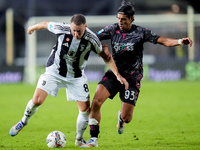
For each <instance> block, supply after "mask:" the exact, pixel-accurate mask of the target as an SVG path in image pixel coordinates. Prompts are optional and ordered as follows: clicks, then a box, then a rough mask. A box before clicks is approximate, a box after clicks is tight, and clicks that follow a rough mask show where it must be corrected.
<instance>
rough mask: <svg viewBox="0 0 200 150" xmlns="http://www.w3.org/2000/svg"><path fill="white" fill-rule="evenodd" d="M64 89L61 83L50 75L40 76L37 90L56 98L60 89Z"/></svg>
mask: <svg viewBox="0 0 200 150" xmlns="http://www.w3.org/2000/svg"><path fill="white" fill-rule="evenodd" d="M62 87H64V85H63V81H62V80H60V79H59V78H57V77H56V76H52V75H50V74H42V75H41V76H40V78H39V80H38V84H37V88H39V89H42V90H44V91H45V92H47V93H48V94H49V95H51V96H54V97H56V96H57V94H58V91H59V90H60V88H62Z"/></svg>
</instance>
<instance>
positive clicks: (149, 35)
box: [144, 28, 160, 44]
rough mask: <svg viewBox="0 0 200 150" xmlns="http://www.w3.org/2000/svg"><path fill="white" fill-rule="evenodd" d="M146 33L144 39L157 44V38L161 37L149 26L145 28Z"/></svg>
mask: <svg viewBox="0 0 200 150" xmlns="http://www.w3.org/2000/svg"><path fill="white" fill-rule="evenodd" d="M144 35H145V36H144V41H145V42H151V43H153V44H157V40H158V38H159V37H160V36H158V35H156V34H155V33H153V32H152V31H151V30H149V29H147V28H144Z"/></svg>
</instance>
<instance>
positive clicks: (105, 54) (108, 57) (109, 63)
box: [99, 44, 129, 90]
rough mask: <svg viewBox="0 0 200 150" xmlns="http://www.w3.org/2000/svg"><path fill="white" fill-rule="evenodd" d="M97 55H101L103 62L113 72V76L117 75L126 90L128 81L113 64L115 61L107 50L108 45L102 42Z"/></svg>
mask: <svg viewBox="0 0 200 150" xmlns="http://www.w3.org/2000/svg"><path fill="white" fill-rule="evenodd" d="M99 56H101V57H102V58H103V60H104V62H105V63H106V65H107V66H108V67H109V68H110V69H111V70H112V72H113V73H114V74H115V76H116V77H117V80H118V81H119V82H120V83H121V84H124V85H125V89H126V90H127V89H128V87H129V84H128V82H127V81H126V79H124V78H123V77H122V76H121V75H120V73H119V72H118V69H117V67H116V65H115V62H114V60H113V57H112V55H111V54H110V52H109V50H108V46H107V45H105V44H102V52H101V53H100V54H99Z"/></svg>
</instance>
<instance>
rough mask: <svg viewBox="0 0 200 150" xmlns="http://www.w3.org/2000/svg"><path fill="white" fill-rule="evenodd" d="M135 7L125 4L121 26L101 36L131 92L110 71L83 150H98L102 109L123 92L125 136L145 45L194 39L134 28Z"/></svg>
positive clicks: (120, 120) (96, 98)
mask: <svg viewBox="0 0 200 150" xmlns="http://www.w3.org/2000/svg"><path fill="white" fill-rule="evenodd" d="M134 13H135V10H134V7H133V5H132V4H131V3H130V2H125V1H124V3H123V4H122V5H121V6H120V7H119V9H118V14H117V18H118V23H115V24H111V25H108V26H107V27H105V28H104V29H102V30H100V31H99V32H98V34H97V36H98V38H99V39H100V40H107V39H111V45H112V56H113V59H114V61H115V63H116V66H117V68H118V70H119V72H120V74H121V75H122V76H123V77H124V78H125V79H126V80H127V81H128V83H129V89H128V90H125V89H124V88H123V86H121V85H120V83H119V82H118V81H117V80H116V78H115V76H114V74H113V72H112V71H111V70H108V71H107V72H106V73H105V75H104V77H103V78H102V80H101V81H100V82H99V84H98V86H97V89H96V92H95V96H94V99H93V101H92V106H91V111H90V119H89V125H90V134H91V139H90V140H89V141H88V142H87V144H85V145H83V146H82V147H98V135H99V133H100V131H99V125H100V120H101V111H100V109H101V106H102V104H103V103H104V102H105V101H106V99H107V98H110V99H113V98H114V97H115V95H116V94H117V93H118V92H119V96H120V99H121V101H122V107H121V111H119V112H118V123H117V132H118V133H119V134H122V133H123V131H124V125H125V123H129V122H130V121H131V120H132V117H133V110H134V107H135V105H136V102H137V99H138V96H139V92H140V81H141V79H142V77H143V62H142V57H143V44H144V43H145V42H151V43H153V44H157V43H158V44H161V45H164V46H176V45H180V44H182V45H190V46H192V41H191V39H190V38H188V37H187V38H182V39H179V40H178V39H171V38H165V37H160V36H158V35H156V34H155V33H153V32H151V31H150V30H149V29H147V28H143V27H140V26H137V25H134V24H132V22H133V21H134Z"/></svg>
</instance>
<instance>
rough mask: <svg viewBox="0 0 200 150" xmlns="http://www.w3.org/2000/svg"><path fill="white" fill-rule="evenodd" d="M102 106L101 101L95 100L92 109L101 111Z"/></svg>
mask: <svg viewBox="0 0 200 150" xmlns="http://www.w3.org/2000/svg"><path fill="white" fill-rule="evenodd" d="M102 104H103V103H102V102H101V100H100V99H98V98H94V99H93V101H92V108H93V109H100V108H101V105H102Z"/></svg>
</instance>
